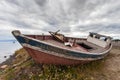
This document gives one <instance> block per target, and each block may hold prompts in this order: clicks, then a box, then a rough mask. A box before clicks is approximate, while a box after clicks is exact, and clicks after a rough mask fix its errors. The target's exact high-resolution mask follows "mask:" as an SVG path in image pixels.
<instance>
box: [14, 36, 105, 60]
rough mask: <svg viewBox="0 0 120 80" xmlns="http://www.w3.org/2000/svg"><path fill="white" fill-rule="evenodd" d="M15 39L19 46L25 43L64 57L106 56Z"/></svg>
mask: <svg viewBox="0 0 120 80" xmlns="http://www.w3.org/2000/svg"><path fill="white" fill-rule="evenodd" d="M15 37H16V39H17V40H18V41H19V43H20V44H23V43H26V44H29V45H31V46H35V47H39V48H41V49H43V50H46V51H51V52H52V51H53V52H56V53H59V54H64V55H67V56H74V57H77V58H93V59H96V58H101V57H104V56H105V55H106V54H101V55H95V54H85V53H80V52H75V51H70V50H66V49H63V48H58V47H55V46H51V45H48V44H44V43H42V42H38V41H35V40H32V39H28V38H26V37H22V36H15Z"/></svg>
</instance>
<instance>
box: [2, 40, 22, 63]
mask: <svg viewBox="0 0 120 80" xmlns="http://www.w3.org/2000/svg"><path fill="white" fill-rule="evenodd" d="M20 48H22V46H21V45H20V44H19V43H18V42H17V41H16V40H0V63H2V62H4V61H5V60H7V59H8V58H9V57H10V56H11V55H13V54H14V53H15V51H16V50H19V49H20Z"/></svg>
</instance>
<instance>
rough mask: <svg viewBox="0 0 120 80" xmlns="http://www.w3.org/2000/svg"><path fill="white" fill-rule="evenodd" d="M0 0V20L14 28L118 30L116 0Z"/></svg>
mask: <svg viewBox="0 0 120 80" xmlns="http://www.w3.org/2000/svg"><path fill="white" fill-rule="evenodd" d="M3 3H4V5H3V4H2V1H0V4H2V5H0V20H1V21H2V22H3V21H4V22H7V23H10V24H11V25H14V26H15V27H16V28H17V27H19V28H20V27H21V28H25V29H37V30H42V31H49V30H57V29H62V31H63V32H70V33H71V32H80V31H83V32H86V33H88V32H89V31H93V32H101V31H102V32H107V33H108V34H113V33H114V34H120V33H119V31H120V27H119V25H120V24H119V23H120V20H119V19H120V16H119V14H120V1H119V0H116V1H114V0H4V2H3ZM5 5H6V6H7V7H6V6H5ZM3 7H4V8H5V9H2V8H3Z"/></svg>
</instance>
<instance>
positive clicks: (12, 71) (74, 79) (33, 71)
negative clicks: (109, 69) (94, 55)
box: [0, 49, 105, 80]
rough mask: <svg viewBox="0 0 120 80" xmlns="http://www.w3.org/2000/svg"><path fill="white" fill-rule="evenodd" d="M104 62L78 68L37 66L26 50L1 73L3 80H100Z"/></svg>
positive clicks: (18, 54) (18, 52)
mask: <svg viewBox="0 0 120 80" xmlns="http://www.w3.org/2000/svg"><path fill="white" fill-rule="evenodd" d="M104 61H105V59H104V60H99V61H95V62H91V63H88V64H82V65H77V66H61V65H60V66H56V65H45V64H44V65H42V64H36V63H35V62H34V60H32V58H31V57H30V56H29V55H28V54H27V52H26V51H25V50H24V49H20V50H18V51H16V52H15V54H14V59H13V61H12V62H11V63H10V64H9V66H8V67H7V68H6V69H5V70H3V71H2V72H0V76H1V77H2V78H3V80H99V79H98V78H97V75H98V74H102V75H101V76H102V77H105V75H104V74H103V73H102V72H101V70H102V67H104Z"/></svg>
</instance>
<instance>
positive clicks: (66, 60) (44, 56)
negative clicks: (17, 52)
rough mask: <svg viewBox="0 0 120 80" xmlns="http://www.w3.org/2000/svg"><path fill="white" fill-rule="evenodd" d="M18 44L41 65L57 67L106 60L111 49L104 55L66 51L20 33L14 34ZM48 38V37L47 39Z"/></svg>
mask: <svg viewBox="0 0 120 80" xmlns="http://www.w3.org/2000/svg"><path fill="white" fill-rule="evenodd" d="M12 33H13V35H14V36H15V38H16V39H17V40H18V42H19V43H20V44H21V45H22V46H23V47H24V48H25V49H26V50H27V52H28V54H30V56H31V57H32V58H33V59H34V60H35V61H36V62H37V63H41V64H55V65H77V64H83V63H87V62H90V61H94V60H99V59H102V58H104V57H105V56H106V55H107V54H108V52H109V51H110V49H111V47H112V45H111V47H110V48H109V49H108V50H106V51H104V52H103V53H98V54H94V53H90V54H89V53H84V52H76V51H72V50H66V49H64V48H59V47H56V46H54V45H49V44H46V43H44V42H43V41H40V40H36V39H33V38H30V37H27V36H25V35H22V34H20V32H18V31H13V32H12ZM47 38H48V37H47Z"/></svg>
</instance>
